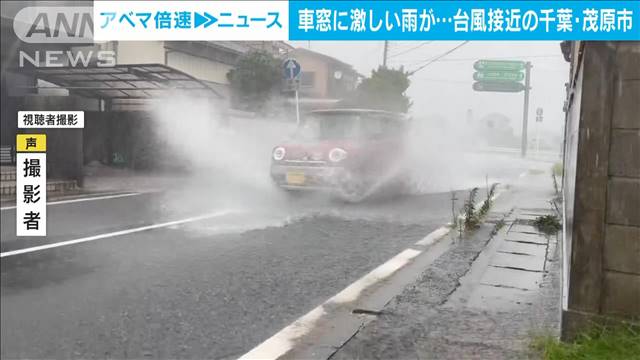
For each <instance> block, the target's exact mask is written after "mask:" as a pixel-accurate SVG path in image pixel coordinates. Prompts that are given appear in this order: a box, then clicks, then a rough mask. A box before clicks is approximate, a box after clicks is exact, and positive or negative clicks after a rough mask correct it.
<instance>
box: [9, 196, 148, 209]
mask: <svg viewBox="0 0 640 360" xmlns="http://www.w3.org/2000/svg"><path fill="white" fill-rule="evenodd" d="M141 194H143V193H139V192H134V193H125V194H115V195H104V196H93V197H83V198H77V199H69V200H58V201H51V202H47V206H49V205H60V204H69V203H77V202H84V201H95V200H106V199H116V198H121V197H128V196H136V195H141ZM15 208H16V206H15V205H13V206H5V207H3V208H0V210H1V211H4V210H11V209H15Z"/></svg>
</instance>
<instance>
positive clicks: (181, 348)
mask: <svg viewBox="0 0 640 360" xmlns="http://www.w3.org/2000/svg"><path fill="white" fill-rule="evenodd" d="M449 197H450V194H448V193H439V194H438V193H436V194H423V195H413V196H403V197H393V198H384V197H383V198H378V199H373V200H370V201H368V202H366V203H362V204H355V205H354V204H344V203H339V202H332V201H326V200H318V199H307V198H299V199H288V200H286V201H283V202H281V203H279V204H278V206H277V210H274V208H273V207H271V208H270V209H269V207H268V206H255V207H244V208H243V209H240V210H237V209H236V210H237V212H235V213H231V214H226V215H220V216H214V217H212V218H210V219H206V220H201V221H194V222H189V223H187V224H183V225H177V226H170V227H163V228H159V229H155V230H150V231H145V232H137V233H132V234H127V235H122V236H117V237H109V238H104V239H100V240H96V241H92V242H87V243H82V244H75V245H70V246H64V247H57V248H53V249H48V250H43V251H39V252H33V253H28V254H21V255H15V256H8V257H4V258H2V261H1V268H2V275H1V276H2V278H1V280H2V285H1V296H2V299H1V300H2V302H1V310H2V320H1V323H2V327H1V334H2V349H1V355H2V358H4V359H10V358H104V357H113V358H145V357H149V358H235V357H238V356H240V355H242V354H243V353H245V352H246V351H248V350H250V349H251V348H253V347H254V346H256V345H258V344H259V343H260V342H262V341H263V340H265V339H266V338H268V337H270V336H271V335H273V334H274V333H275V332H277V331H279V330H280V329H281V328H283V327H284V326H286V325H288V324H289V323H290V322H292V321H293V320H295V319H297V318H298V317H300V316H301V315H304V314H305V313H306V312H308V311H309V310H310V309H312V308H314V307H315V306H317V305H318V304H320V303H322V302H323V301H325V300H326V299H327V298H329V297H331V296H333V295H335V294H336V293H337V292H339V291H340V290H342V289H343V288H344V287H346V286H348V285H349V284H351V283H352V282H354V281H355V280H357V279H358V278H360V277H361V276H363V275H364V274H366V273H367V272H369V271H370V270H372V269H373V268H375V267H376V266H378V265H380V264H381V263H383V262H385V261H386V260H388V259H389V258H391V257H392V256H394V255H395V254H397V253H398V252H400V251H402V250H403V249H405V248H406V247H407V246H408V245H409V244H411V243H413V242H415V241H417V240H419V239H421V238H422V237H424V236H425V235H426V234H428V233H429V232H431V231H432V230H434V229H435V228H437V227H439V226H440V225H442V224H443V223H445V222H447V221H448V220H449V219H450V213H451V204H450V201H449V200H448V199H449ZM198 198H199V195H198V193H197V192H193V190H189V191H185V192H180V193H151V194H142V195H136V196H130V197H123V198H116V199H105V200H95V201H87V202H78V203H69V204H59V205H50V206H49V207H48V213H49V215H48V216H49V224H48V235H49V236H47V237H46V238H32V239H30V238H16V237H15V224H14V222H15V212H14V210H3V211H2V214H1V216H2V242H1V247H2V252H7V251H11V250H16V249H22V248H28V247H31V246H35V245H41V244H46V243H56V242H60V241H65V240H72V239H77V238H82V237H85V236H92V235H98V234H104V233H109V232H113V231H120V230H124V229H132V228H136V227H140V226H144V225H151V224H157V223H161V222H164V221H170V220H178V219H188V218H189V217H192V216H197V215H201V214H203V213H209V212H212V211H213V212H218V211H220V210H221V209H223V208H227V207H228V204H218V205H217V206H216V205H212V204H211V202H210V201H197V199H198ZM176 199H179V201H178V202H177V203H183V202H184V203H189V206H176ZM262 205H266V202H264V203H262Z"/></svg>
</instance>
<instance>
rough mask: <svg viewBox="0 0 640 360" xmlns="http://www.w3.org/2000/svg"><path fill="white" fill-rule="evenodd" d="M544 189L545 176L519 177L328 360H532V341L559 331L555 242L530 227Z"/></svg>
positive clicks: (544, 210)
mask: <svg viewBox="0 0 640 360" xmlns="http://www.w3.org/2000/svg"><path fill="white" fill-rule="evenodd" d="M551 188H552V186H551V179H550V176H549V175H548V173H547V172H545V173H544V174H538V175H528V176H527V177H525V178H523V179H522V180H521V182H520V184H516V185H514V186H513V187H512V188H511V189H510V191H507V192H505V193H504V194H503V195H502V196H501V197H500V198H499V199H498V201H496V203H495V205H494V209H493V210H492V211H491V212H490V213H489V216H488V220H487V222H485V223H484V224H483V225H482V226H481V227H480V228H479V229H478V230H476V231H474V232H473V233H472V234H469V235H467V236H466V238H462V239H460V240H458V243H457V244H456V246H454V247H453V248H452V249H450V250H449V251H447V252H446V253H445V254H443V255H442V256H441V257H440V258H439V259H438V260H436V262H434V263H433V264H432V265H431V266H430V267H429V268H428V269H426V271H425V272H424V273H423V274H422V275H421V277H420V278H419V279H418V280H417V281H416V282H415V283H414V284H413V285H411V286H409V287H407V288H406V289H405V290H404V291H403V292H402V293H401V294H400V295H399V296H397V297H396V298H395V299H394V300H393V301H391V302H390V303H389V304H388V305H387V306H386V307H385V309H384V311H383V312H382V314H381V315H379V316H377V317H374V318H373V320H372V321H370V322H369V323H368V324H367V325H365V326H364V327H363V328H361V330H360V331H359V332H358V333H357V334H356V335H355V336H354V337H353V338H352V339H350V340H349V341H348V342H347V343H346V344H344V345H343V346H342V347H341V348H339V349H338V350H337V351H336V352H335V353H334V354H333V356H332V357H331V358H332V359H522V358H532V357H533V358H535V357H536V354H533V353H532V352H531V351H530V350H529V344H530V341H531V339H532V338H533V337H534V336H535V335H536V334H548V335H556V334H558V332H559V326H560V304H561V286H560V279H561V276H560V272H561V264H560V259H561V256H560V249H561V247H560V246H558V242H559V241H558V240H559V238H558V237H557V236H560V235H559V234H558V235H557V236H556V235H554V236H545V235H543V234H540V233H538V232H537V230H536V229H535V228H534V227H533V226H532V225H531V224H532V221H533V219H535V218H536V217H537V216H539V215H542V214H551V213H552V212H553V210H552V207H551V204H550V203H549V202H548V200H549V199H550V198H551V197H552V196H553V192H552V190H551Z"/></svg>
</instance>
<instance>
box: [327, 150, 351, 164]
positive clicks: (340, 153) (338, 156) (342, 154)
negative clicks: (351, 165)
mask: <svg viewBox="0 0 640 360" xmlns="http://www.w3.org/2000/svg"><path fill="white" fill-rule="evenodd" d="M346 158H347V152H346V151H344V150H343V149H340V148H335V149H331V151H329V160H331V162H340V161H342V160H344V159H346Z"/></svg>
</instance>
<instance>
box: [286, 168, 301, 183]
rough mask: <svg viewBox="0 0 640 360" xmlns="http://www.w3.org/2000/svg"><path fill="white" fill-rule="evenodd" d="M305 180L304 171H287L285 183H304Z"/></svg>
mask: <svg viewBox="0 0 640 360" xmlns="http://www.w3.org/2000/svg"><path fill="white" fill-rule="evenodd" d="M305 180H306V179H305V176H304V173H303V172H301V171H288V172H287V184H289V185H304V182H305Z"/></svg>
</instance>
